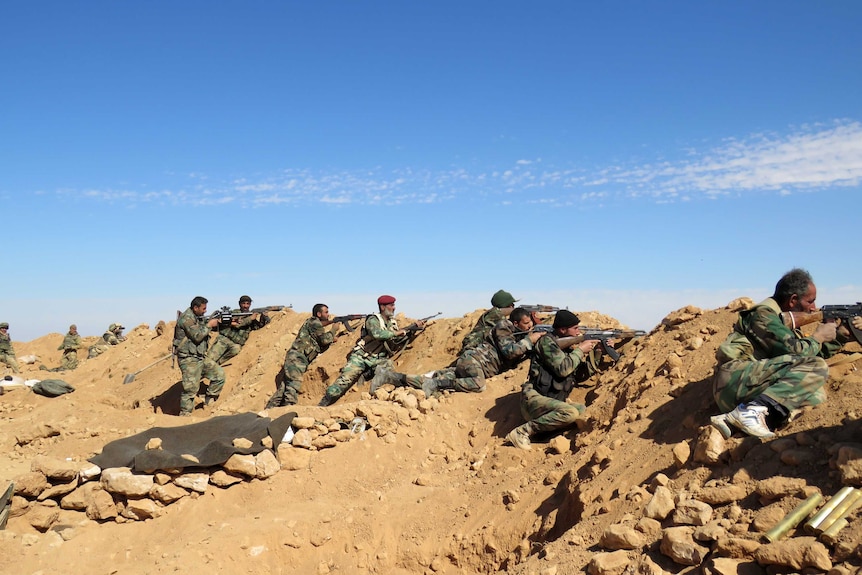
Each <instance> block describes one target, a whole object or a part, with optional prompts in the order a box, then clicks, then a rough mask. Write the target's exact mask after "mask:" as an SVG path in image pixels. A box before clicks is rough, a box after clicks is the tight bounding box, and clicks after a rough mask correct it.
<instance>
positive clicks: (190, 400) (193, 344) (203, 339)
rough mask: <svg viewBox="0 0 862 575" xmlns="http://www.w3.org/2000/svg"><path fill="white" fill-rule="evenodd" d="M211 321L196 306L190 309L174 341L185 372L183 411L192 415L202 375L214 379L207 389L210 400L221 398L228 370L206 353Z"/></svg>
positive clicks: (178, 328) (180, 364)
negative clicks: (197, 313)
mask: <svg viewBox="0 0 862 575" xmlns="http://www.w3.org/2000/svg"><path fill="white" fill-rule="evenodd" d="M207 321H208V320H207V318H206V317H204V316H196V315H195V313H194V311H192V308H188V309H186V311H184V312H183V313H182V315H180V317H179V319H177V325H176V331H175V332H174V345H175V346H176V350H177V363H179V366H180V371H181V372H182V373H183V392H182V394H181V395H180V415H190V414H191V412H192V410H193V409H194V406H195V396H196V395H197V393H198V390H199V389H200V385H201V379H202V378H207V379H209V380H210V383H209V385H208V386H207V392H206V401H207V403H210V402H212V401H215V400H216V399H218V396H219V394H220V393H221V390H222V387H224V370H223V369H222V368H221V366H219V365H218V364H217V363H216V362H214V361H212V360H211V359H209V358H207V356H206V355H207V347H208V346H209V336H210V331H211V330H210V328H209V326H207Z"/></svg>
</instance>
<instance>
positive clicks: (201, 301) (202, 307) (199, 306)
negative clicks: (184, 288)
mask: <svg viewBox="0 0 862 575" xmlns="http://www.w3.org/2000/svg"><path fill="white" fill-rule="evenodd" d="M207 303H209V300H208V299H207V298H205V297H204V296H202V295H198V296H195V297H194V299H192V303H191V304H189V307H190V308H192V313H194V314H195V315H197V316H201V315H203V314H205V313H206V312H207Z"/></svg>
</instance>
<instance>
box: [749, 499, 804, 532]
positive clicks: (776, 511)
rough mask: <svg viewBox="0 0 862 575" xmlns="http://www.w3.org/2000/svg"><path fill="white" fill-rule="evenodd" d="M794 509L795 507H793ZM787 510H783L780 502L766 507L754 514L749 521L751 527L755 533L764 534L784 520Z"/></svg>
mask: <svg viewBox="0 0 862 575" xmlns="http://www.w3.org/2000/svg"><path fill="white" fill-rule="evenodd" d="M793 507H795V505H794V506H793ZM787 511H788V509H785V508H784V506H782V505H781V503H780V502H777V503H773V504H772V505H767V506H766V507H762V508H760V509H758V510H757V511H755V512H754V518H753V519H752V521H751V526H752V527H753V528H754V530H755V531H758V532H760V533H766V532H767V531H769V530H770V529H772V528H773V527H775V525H776V524H777V523H778V522H779V521H781V520H782V519H784V516H785V515H787Z"/></svg>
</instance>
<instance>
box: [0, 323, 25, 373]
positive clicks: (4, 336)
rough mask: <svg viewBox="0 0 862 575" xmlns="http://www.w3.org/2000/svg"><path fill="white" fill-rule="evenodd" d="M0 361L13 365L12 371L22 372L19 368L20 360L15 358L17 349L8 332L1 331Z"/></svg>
mask: <svg viewBox="0 0 862 575" xmlns="http://www.w3.org/2000/svg"><path fill="white" fill-rule="evenodd" d="M0 363H5V364H6V365H8V366H9V367H11V368H12V373H21V370H20V369H18V360H17V359H16V358H15V349H14V348H13V347H12V338H11V337H9V334H8V333H0Z"/></svg>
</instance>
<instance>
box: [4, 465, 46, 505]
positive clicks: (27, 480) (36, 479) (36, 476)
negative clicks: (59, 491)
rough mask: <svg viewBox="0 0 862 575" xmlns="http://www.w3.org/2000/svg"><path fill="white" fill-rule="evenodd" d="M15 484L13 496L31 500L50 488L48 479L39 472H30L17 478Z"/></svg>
mask: <svg viewBox="0 0 862 575" xmlns="http://www.w3.org/2000/svg"><path fill="white" fill-rule="evenodd" d="M13 481H14V482H15V495H20V496H22V497H28V498H30V499H33V498H35V497H38V496H39V494H40V493H42V492H43V491H45V490H46V489H48V488H49V487H51V484H50V483H48V478H47V477H45V474H44V473H42V472H41V471H30V472H28V473H22V474H21V475H19V476H17V477H16V478H15V479H14V480H13Z"/></svg>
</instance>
